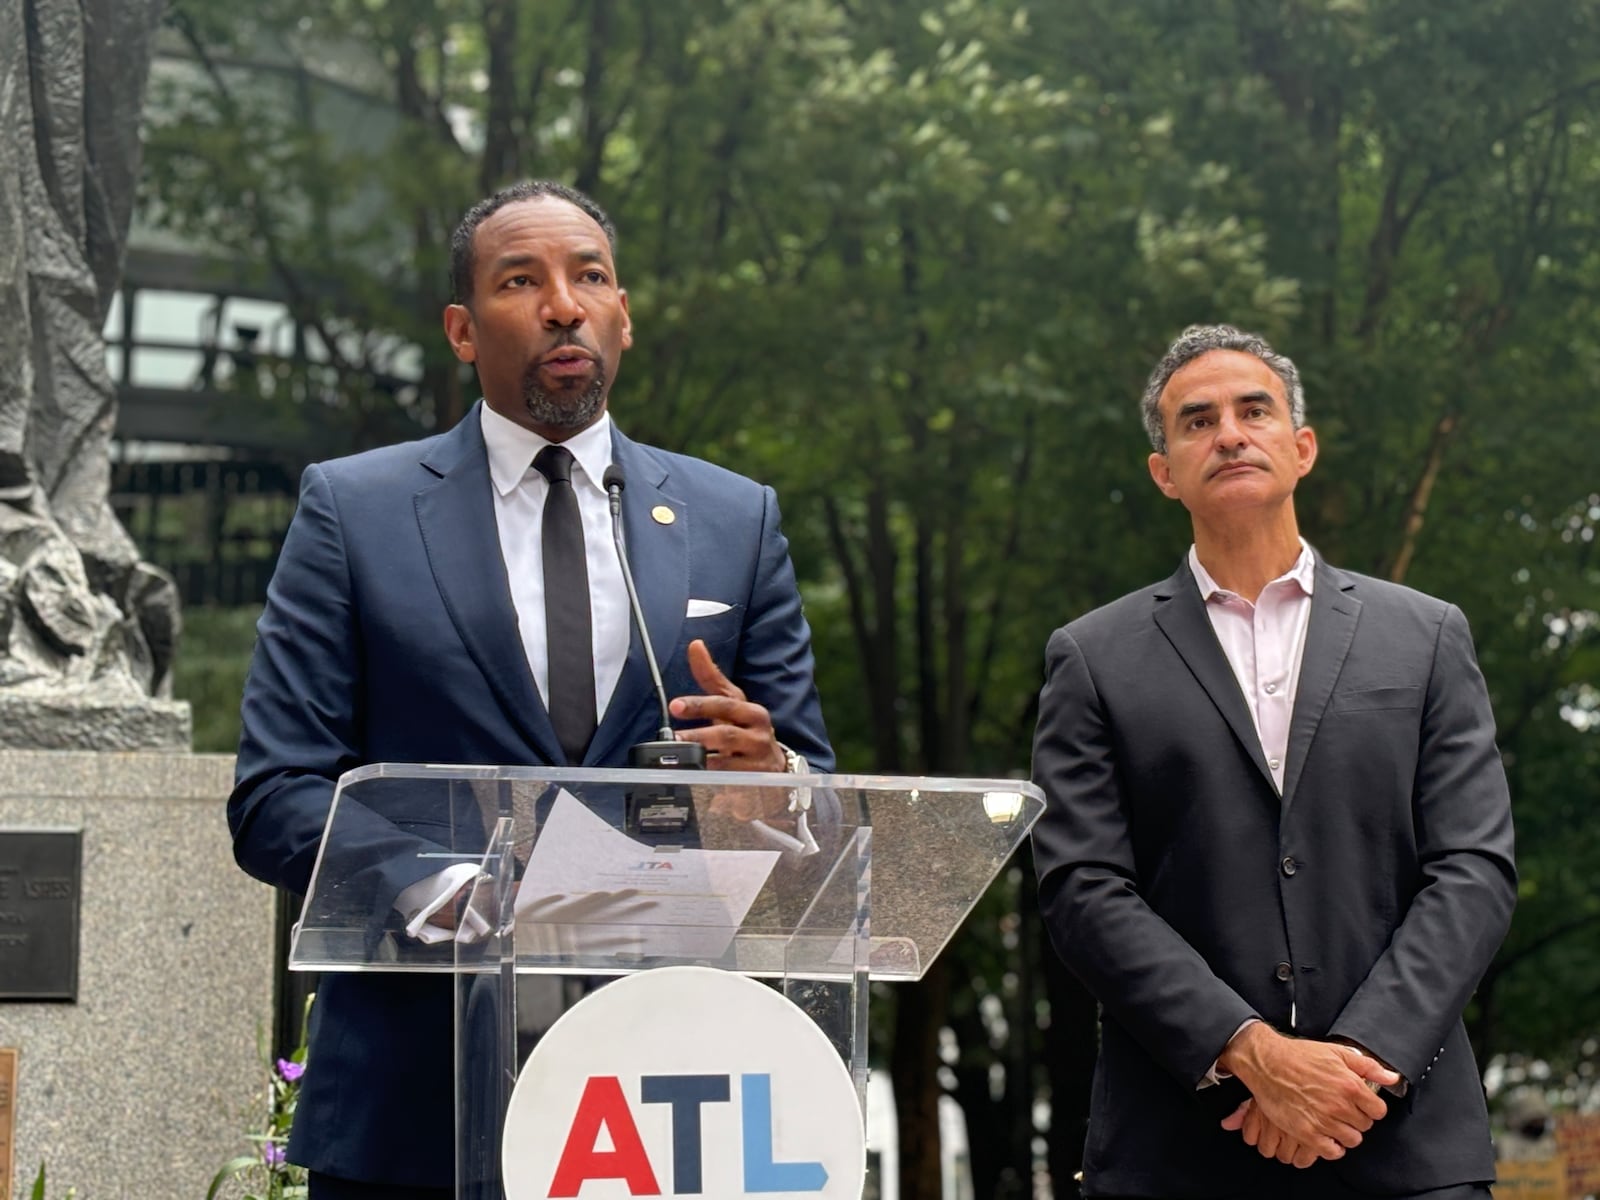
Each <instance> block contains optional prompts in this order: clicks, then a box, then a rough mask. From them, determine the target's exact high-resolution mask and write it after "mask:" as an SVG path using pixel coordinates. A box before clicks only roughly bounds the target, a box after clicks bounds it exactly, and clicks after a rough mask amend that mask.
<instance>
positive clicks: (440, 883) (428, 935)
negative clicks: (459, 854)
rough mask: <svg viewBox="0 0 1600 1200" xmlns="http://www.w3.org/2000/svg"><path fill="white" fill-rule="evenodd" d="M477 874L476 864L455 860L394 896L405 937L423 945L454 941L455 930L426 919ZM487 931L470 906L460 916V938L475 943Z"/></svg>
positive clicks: (486, 924)
mask: <svg viewBox="0 0 1600 1200" xmlns="http://www.w3.org/2000/svg"><path fill="white" fill-rule="evenodd" d="M477 875H478V864H477V863H456V864H455V866H453V867H446V868H445V869H444V870H443V871H440V872H439V873H438V874H437V875H429V876H428V877H427V878H426V879H419V880H417V882H416V883H413V884H412V885H411V886H410V887H408V888H406V889H405V890H404V891H402V892H401V893H400V894H399V895H398V896H396V897H395V900H394V907H395V911H396V912H398V913H399V914H400V915H401V916H402V917H404V918H405V919H406V936H407V937H411V938H415V939H416V940H417V941H419V942H421V943H422V944H423V945H425V946H431V945H433V944H435V943H436V942H450V941H455V940H457V931H456V930H452V929H443V928H441V927H440V926H438V925H429V924H428V918H429V917H431V916H433V914H434V913H436V912H438V911H439V910H440V909H441V908H443V907H444V906H445V905H446V904H448V903H449V902H450V901H451V900H452V899H454V898H455V894H456V893H457V892H459V891H460V890H461V889H462V887H463V886H464V885H466V884H467V883H468V882H470V881H471V880H473V879H475V878H476V877H477ZM488 932H489V926H488V923H487V922H485V921H484V919H483V918H482V917H481V916H479V915H478V914H477V913H476V912H474V911H473V910H472V909H470V908H469V909H468V910H467V911H466V912H465V913H464V914H463V915H462V919H461V927H460V930H459V940H460V941H462V942H475V941H477V940H478V939H479V938H481V937H482V936H483V935H484V934H486V933H488Z"/></svg>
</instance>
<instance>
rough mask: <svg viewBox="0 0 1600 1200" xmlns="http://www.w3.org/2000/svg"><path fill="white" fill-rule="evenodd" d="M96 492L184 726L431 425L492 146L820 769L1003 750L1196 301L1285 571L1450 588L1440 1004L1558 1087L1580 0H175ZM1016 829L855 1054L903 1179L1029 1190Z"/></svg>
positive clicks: (1577, 375)
mask: <svg viewBox="0 0 1600 1200" xmlns="http://www.w3.org/2000/svg"><path fill="white" fill-rule="evenodd" d="M146 132H147V139H148V149H147V156H146V166H145V177H144V181H143V190H142V199H141V205H140V210H139V218H138V226H137V229H136V233H135V238H134V245H133V249H132V250H131V251H130V255H129V263H128V279H127V282H126V284H125V289H124V298H123V303H122V305H121V306H120V308H119V309H118V311H116V312H114V313H113V318H112V323H111V327H110V329H109V330H108V332H109V334H110V336H111V339H112V341H113V343H114V345H113V352H112V353H113V366H114V370H115V372H116V373H117V374H118V378H119V379H120V380H121V383H122V412H121V415H120V417H119V422H120V424H119V428H120V430H121V435H122V436H121V442H120V443H119V444H120V446H121V452H120V455H121V456H120V458H119V460H118V463H117V464H116V480H117V483H116V487H117V502H118V504H119V507H120V509H121V511H122V513H123V515H124V518H125V519H126V520H127V522H128V524H129V526H130V528H131V529H132V530H133V532H134V533H135V535H136V536H137V537H139V539H140V541H141V544H142V545H143V547H144V549H145V551H146V553H147V554H148V555H149V556H151V557H152V558H154V559H155V560H156V561H158V562H161V563H163V564H164V565H167V566H168V567H169V568H170V569H172V570H173V571H174V572H175V574H177V575H178V577H179V579H180V582H181V583H182V584H183V586H184V590H185V594H186V596H187V597H188V603H189V607H188V609H187V611H186V617H185V620H186V625H187V632H186V638H185V642H184V648H183V651H182V655H181V657H180V659H179V663H178V668H177V683H176V688H177V691H178V692H179V694H180V695H183V696H186V697H187V698H189V699H190V700H191V701H192V702H193V704H194V706H195V718H196V747H197V748H198V749H207V750H231V749H232V745H233V740H234V738H235V736H236V732H237V705H238V693H239V687H240V684H241V681H242V677H243V671H244V665H245V660H246V657H247V655H248V650H249V643H250V638H251V628H250V627H251V622H252V621H253V619H254V615H255V612H256V611H257V610H258V608H259V604H260V600H261V597H262V595H263V594H264V591H263V589H264V582H265V579H266V577H267V574H268V573H269V572H270V567H271V562H272V557H273V555H274V553H275V551H276V546H277V545H278V544H279V542H280V540H281V536H282V530H283V527H284V525H285V524H286V522H287V518H288V515H289V513H290V512H291V511H292V506H293V488H294V479H295V478H296V476H297V474H298V471H299V469H300V468H301V467H302V466H303V465H304V464H305V463H306V462H307V461H310V460H312V459H315V458H321V457H327V456H331V455H335V454H341V453H347V452H349V451H352V450H356V449H359V448H362V447H365V446H369V445H374V444H378V443H380V442H384V441H391V440H395V439H398V438H402V437H408V436H419V435H422V434H425V433H427V432H430V431H432V430H435V429H438V428H443V427H446V426H448V425H449V424H451V423H453V422H454V421H455V420H457V419H459V417H460V416H461V415H462V413H463V412H464V411H465V410H466V409H467V408H468V407H469V406H470V404H471V403H472V401H473V399H474V398H475V392H474V390H473V381H472V379H471V376H470V375H469V374H465V373H463V372H462V371H461V370H460V369H459V367H458V365H457V364H456V363H455V362H454V360H453V359H452V358H451V357H450V355H449V353H448V350H447V347H446V345H445V343H444V339H443V337H442V336H441V334H440V331H439V310H440V308H441V306H442V304H443V302H444V301H445V299H446V285H445V277H446V271H445V263H446V246H447V241H448V235H449V231H450V229H451V228H452V226H453V225H454V223H455V221H456V220H457V218H458V216H459V214H460V213H461V211H462V210H463V209H464V208H465V207H466V206H467V205H468V204H470V203H471V202H472V201H473V200H474V199H476V198H478V197H479V196H480V195H483V194H486V193H488V192H489V191H492V190H493V189H494V188H496V187H497V186H499V185H500V184H502V183H504V182H507V181H509V180H512V179H515V178H519V177H526V176H545V177H553V178H558V179H561V180H564V181H567V182H570V183H575V184H576V185H577V186H579V187H581V188H583V189H585V190H587V191H589V192H591V193H592V194H594V195H595V196H596V197H597V198H598V199H599V200H600V201H601V202H602V203H603V204H604V205H606V206H607V207H608V208H609V209H610V210H611V212H612V215H613V217H614V218H615V220H616V222H617V225H618V227H619V229H620V231H621V244H620V254H619V268H620V272H621V275H622V281H623V283H624V284H625V285H626V286H627V287H628V288H629V290H630V293H631V300H632V312H633V316H634V320H635V334H636V338H637V345H636V346H635V348H634V349H633V350H632V352H631V353H630V354H629V356H628V357H627V359H626V361H625V363H624V368H623V370H622V373H621V377H620V380H619V382H618V383H617V386H616V389H615V391H614V392H613V395H612V409H613V412H614V413H615V415H616V417H617V419H618V421H619V423H620V424H621V425H622V427H623V428H625V429H626V430H627V431H628V433H629V434H630V435H631V436H634V437H636V438H639V439H641V440H645V441H650V442H655V443H657V444H661V445H665V446H669V447H672V448H677V449H683V450H686V451H689V452H692V453H695V454H699V455H702V456H704V457H708V458H711V459H714V460H717V461H720V462H723V463H725V464H727V465H729V466H731V467H733V468H735V469H737V470H739V471H741V472H743V473H745V474H749V475H753V476H755V477H757V478H760V479H762V480H764V481H766V482H769V483H771V484H773V485H774V486H775V487H776V488H777V490H778V493H779V496H780V498H781V500H782V503H783V508H784V514H785V529H786V532H787V533H788V535H789V537H790V539H791V541H792V547H793V553H794V558H795V561H796V564H797V568H798V570H799V573H800V577H801V581H802V588H803V591H804V594H805V598H806V604H807V613H808V616H809V618H810V620H811V623H812V626H813V630H814V632H815V636H816V643H817V651H818V659H819V671H820V684H821V688H822V694H823V700H824V706H825V710H826V713H827V717H828V723H829V728H830V731H831V732H832V735H833V738H834V741H835V744H836V745H837V747H838V749H839V752H840V760H841V766H842V767H843V768H844V769H852V770H873V771H882V772H896V773H898V772H905V773H918V772H926V773H936V774H974V775H1020V774H1023V773H1025V772H1026V770H1027V762H1028V753H1029V737H1030V734H1031V727H1032V721H1033V717H1034V704H1035V696H1036V693H1037V689H1038V686H1039V684H1040V682H1041V667H1042V652H1043V646H1044V641H1045V638H1046V636H1047V634H1048V632H1049V631H1050V629H1051V628H1053V627H1054V626H1056V625H1058V624H1060V623H1062V622H1064V621H1066V620H1068V619H1070V618H1071V617H1073V616H1075V615H1077V614H1079V613H1081V612H1084V611H1085V610H1087V609H1089V608H1091V607H1093V606H1094V605H1096V604H1099V603H1103V602H1105V601H1107V600H1109V599H1112V598H1114V597H1115V596H1117V595H1119V594H1121V593H1123V592H1125V591H1128V590H1130V589H1132V588H1134V587H1138V586H1142V585H1143V584H1145V583H1148V582H1151V581H1153V580H1155V579H1157V578H1161V577H1164V576H1165V575H1166V574H1168V573H1169V572H1170V570H1171V569H1172V566H1173V564H1174V563H1175V561H1176V559H1177V557H1178V556H1179V555H1180V554H1181V553H1182V551H1183V550H1184V548H1185V547H1186V545H1187V533H1186V523H1185V521H1184V515H1183V513H1182V512H1181V510H1179V509H1178V508H1177V507H1176V506H1174V505H1171V504H1168V503H1167V502H1166V501H1164V500H1162V499H1161V498H1160V497H1159V496H1158V495H1157V494H1156V492H1155V491H1154V489H1153V488H1152V487H1151V486H1149V484H1148V482H1147V479H1146V474H1145V468H1144V464H1143V459H1144V455H1145V454H1146V452H1147V450H1148V447H1147V445H1145V444H1144V442H1143V435H1142V432H1141V430H1140V426H1139V422H1138V419H1137V416H1136V410H1135V404H1136V399H1137V395H1138V392H1139V389H1140V386H1141V384H1142V382H1143V379H1144V376H1145V374H1146V372H1147V371H1148V369H1149V367H1150V366H1151V364H1152V362H1153V361H1154V358H1155V357H1156V356H1157V355H1158V354H1159V352H1160V351H1161V349H1162V348H1163V347H1164V345H1165V344H1166V342H1167V341H1168V339H1169V338H1170V337H1171V336H1173V335H1174V334H1175V333H1176V332H1177V331H1178V330H1179V329H1180V328H1181V327H1182V326H1183V325H1185V324H1186V323H1189V322H1191V321H1210V320H1226V321H1229V322H1232V323H1235V324H1239V325H1243V326H1246V327H1251V328H1256V329H1259V330H1261V331H1262V332H1264V333H1266V334H1267V335H1268V336H1269V337H1271V338H1272V339H1274V340H1275V342H1276V343H1277V344H1278V345H1279V346H1280V348H1281V349H1283V350H1284V351H1286V352H1287V353H1289V354H1290V355H1291V356H1293V357H1294V358H1295V359H1296V360H1297V361H1298V363H1299V364H1300V366H1301V368H1302V371H1303V374H1304V376H1305V380H1306V390H1307V395H1308V400H1309V408H1310V415H1311V419H1312V422H1313V424H1314V425H1315V426H1316V427H1317V429H1318V431H1319V434H1320V436H1321V444H1322V459H1321V461H1320V462H1319V464H1318V467H1317V470H1316V472H1315V474H1314V475H1313V476H1312V477H1311V478H1310V479H1309V480H1308V481H1307V484H1306V486H1305V488H1304V490H1303V493H1302V497H1301V502H1300V510H1301V522H1302V527H1303V529H1304V531H1305V532H1306V534H1307V536H1308V537H1309V538H1310V539H1311V540H1312V541H1313V542H1314V543H1315V544H1316V545H1317V546H1318V548H1319V549H1320V550H1321V551H1323V552H1324V553H1325V554H1326V555H1327V556H1328V557H1329V558H1330V559H1332V560H1333V561H1335V562H1337V563H1339V564H1341V565H1343V566H1345V567H1348V568H1351V569H1355V570H1359V571H1366V572H1370V573H1374V574H1378V575H1383V576H1386V577H1389V578H1393V579H1397V580H1402V581H1404V582H1407V583H1409V584H1412V585H1414V586H1417V587H1420V588H1422V589H1424V590H1427V591H1430V592H1433V593H1435V594H1438V595H1441V596H1444V597H1446V598H1448V599H1450V600H1453V601H1455V602H1456V603H1458V604H1459V605H1461V607H1462V608H1463V609H1464V610H1465V611H1466V613H1467V614H1468V616H1469V618H1470V619H1471V621H1472V624H1473V628H1474V631H1475V635H1476V638H1477V642H1478V647H1479V651H1480V656H1481V659H1482V663H1483V667H1484V671H1485V674H1486V675H1487V677H1488V680H1489V684H1490V688H1491V691H1492V694H1493V698H1494V702H1495V706H1496V713H1497V717H1498V720H1499V726H1500V729H1499V733H1500V744H1501V746H1502V749H1503V751H1504V754H1505V757H1506V762H1507V766H1508V770H1509V772H1510V777H1511V782H1512V787H1513V791H1514V797H1515V804H1516V814H1517V824H1518V841H1519V847H1518V849H1519V858H1520V863H1521V869H1522V873H1523V882H1522V897H1521V904H1520V907H1519V910H1518V912H1517V916H1516V921H1515V925H1514V928H1513V931H1512V933H1511V936H1510V938H1509V940H1508V941H1507V943H1506V945H1505V947H1504V949H1503V950H1502V952H1501V954H1500V956H1499V957H1498V959H1497V960H1496V963H1495V965H1494V967H1493V968H1492V969H1491V971H1490V973H1489V975H1488V977H1487V978H1486V979H1485V980H1484V983H1483V986H1482V987H1481V988H1480V990H1479V993H1478V997H1477V999H1476V1001H1475V1003H1474V1006H1473V1008H1472V1010H1471V1012H1470V1014H1469V1026H1470V1029H1471V1032H1472V1035H1473V1039H1474V1042H1475V1044H1476V1046H1477V1048H1478V1050H1479V1052H1480V1053H1481V1054H1482V1055H1483V1060H1482V1061H1483V1062H1484V1063H1485V1064H1486V1065H1490V1066H1491V1068H1492V1069H1491V1072H1490V1074H1491V1082H1492V1084H1493V1090H1494V1091H1495V1093H1496V1095H1497V1097H1501V1098H1503V1097H1504V1096H1505V1095H1508V1094H1510V1093H1511V1092H1512V1091H1514V1090H1516V1089H1517V1088H1518V1087H1519V1086H1520V1087H1530V1086H1531V1087H1536V1088H1537V1089H1538V1090H1540V1091H1541V1092H1543V1093H1544V1094H1545V1095H1546V1097H1547V1098H1548V1100H1549V1101H1550V1102H1551V1103H1553V1104H1554V1105H1555V1106H1556V1107H1558V1108H1574V1107H1578V1106H1581V1105H1589V1106H1591V1107H1593V1106H1595V1105H1597V1104H1600V1093H1597V1092H1596V1089H1595V1087H1594V1080H1595V1060H1596V1057H1597V1054H1596V1039H1597V1037H1600V816H1597V812H1596V808H1597V803H1596V802H1597V800H1600V770H1597V767H1600V687H1597V675H1600V621H1597V617H1596V612H1597V610H1600V562H1597V559H1596V551H1595V529H1596V525H1597V524H1600V404H1597V403H1596V400H1595V393H1596V387H1597V384H1600V331H1597V322H1596V309H1597V306H1600V210H1597V209H1596V206H1595V204H1594V200H1593V197H1594V196H1595V195H1596V194H1600V3H1597V2H1596V0H1518V2H1517V3H1511V2H1509V0H1215V2H1213V3H1210V4H1203V5H1202V4H1193V3H1189V2H1186V0H1143V2H1141V3H1138V4H1129V3H1125V2H1124V0H1047V2H1044V3H1037V4H1033V5H1024V4H1019V3H1015V2H1003V0H872V2H870V3H868V2H866V0H317V2H316V3H312V2H310V0H260V2H258V3H255V4H252V5H239V4H237V3H233V2H230V0H174V2H173V4H172V5H171V9H170V13H169V18H168V22H167V28H166V30H165V35H164V40H163V43H162V52H161V55H160V57H159V58H158V62H157V66H156V70H155V73H154V76H153V78H152V84H151V92H150V97H149V102H148V105H147V112H146ZM1030 887H1031V875H1030V866H1029V863H1028V862H1027V861H1026V857H1025V856H1023V857H1022V858H1020V859H1019V860H1018V862H1017V863H1016V865H1015V867H1014V869H1013V870H1011V871H1010V872H1008V873H1007V875H1006V877H1005V878H1004V879H1003V880H1002V882H1001V884H1000V885H998V886H997V887H996V888H995V889H994V891H993V892H992V893H991V895H990V896H989V897H988V898H987V899H986V900H985V901H984V903H983V904H982V905H981V906H980V907H979V909H978V910H977V911H976V912H975V913H974V915H973V917H972V919H971V920H970V921H969V923H968V926H967V928H966V929H965V931H964V933H963V935H962V937H961V938H960V939H959V941H958V942H957V944H956V945H954V946H953V947H952V949H951V951H950V952H949V953H947V954H946V955H945V957H944V958H943V959H942V960H941V963H940V965H939V966H938V967H937V968H935V970H934V971H933V972H932V973H931V974H930V977H929V978H928V979H927V980H926V981H924V982H923V983H922V984H920V985H918V986H917V987H915V988H899V989H886V990H884V991H883V993H882V995H881V996H880V1001H881V1002H880V1003H879V1004H878V1005H877V1008H876V1014H875V1020H876V1022H877V1026H876V1030H875V1032H876V1035H877V1036H876V1038H875V1043H874V1045H875V1056H876V1057H877V1058H878V1059H879V1061H880V1062H881V1063H882V1064H883V1065H884V1066H885V1067H886V1068H887V1069H888V1070H889V1071H890V1072H891V1073H892V1074H893V1077H894V1081H895V1085H896V1092H897V1098H898V1101H899V1120H900V1154H901V1175H900V1177H901V1191H902V1194H903V1195H906V1196H916V1197H919V1198H925V1197H929V1196H935V1195H939V1194H941V1193H940V1185H939V1183H938V1174H937V1172H938V1156H937V1142H938V1139H937V1137H936V1136H935V1133H934V1131H935V1130H936V1128H937V1117H936V1113H937V1109H936V1105H937V1103H938V1100H939V1097H940V1096H941V1095H948V1096H951V1097H954V1099H955V1100H956V1101H957V1102H958V1103H959V1105H960V1108H961V1111H962V1112H963V1113H964V1116H965V1119H966V1122H967V1126H968V1135H969V1137H968V1142H969V1155H970V1164H969V1166H970V1170H971V1175H972V1187H973V1193H974V1194H975V1195H977V1196H985V1197H988V1196H993V1197H1011V1196H1024V1195H1034V1194H1049V1189H1050V1187H1051V1186H1052V1185H1051V1183H1050V1182H1049V1181H1050V1180H1052V1179H1053V1180H1054V1181H1056V1182H1055V1184H1054V1187H1055V1194H1056V1195H1058V1196H1065V1195H1068V1194H1071V1193H1070V1188H1069V1185H1067V1184H1066V1183H1065V1182H1064V1181H1065V1180H1067V1179H1069V1178H1070V1176H1071V1174H1072V1172H1073V1171H1074V1170H1075V1169H1076V1165H1077V1159H1078V1156H1079V1154H1080V1152H1081V1144H1082V1134H1083V1119H1084V1112H1085V1107H1086V1096H1085V1090H1086V1086H1087V1078H1088V1074H1087V1072H1088V1066H1089V1064H1090V1063H1091V1062H1092V1057H1093V1053H1094V1030H1093V1010H1092V1006H1091V1005H1090V1004H1089V1003H1088V1001H1087V1000H1086V998H1085V997H1084V996H1083V995H1082V994H1081V992H1079V991H1078V990H1077V989H1076V987H1075V986H1074V985H1073V984H1072V982H1071V981H1070V980H1069V979H1067V978H1066V977H1065V976H1064V975H1063V973H1062V971H1061V969H1060V968H1059V965H1058V964H1057V963H1056V961H1055V959H1054V956H1053V955H1052V954H1051V953H1050V952H1049V951H1048V949H1047V948H1046V946H1045V944H1044V940H1043V936H1042V931H1041V930H1040V929H1039V927H1038V921H1037V917H1036V915H1035V914H1034V913H1033V911H1032V908H1031V905H1030V900H1029V895H1030Z"/></svg>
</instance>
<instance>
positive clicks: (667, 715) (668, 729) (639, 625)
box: [601, 463, 674, 742]
mask: <svg viewBox="0 0 1600 1200" xmlns="http://www.w3.org/2000/svg"><path fill="white" fill-rule="evenodd" d="M601 484H602V485H603V486H604V487H605V489H606V495H607V496H608V497H610V500H611V542H612V544H613V545H615V546H616V548H617V561H618V562H619V563H621V564H622V584H623V586H624V587H626V588H627V589H628V611H629V612H630V613H631V614H632V616H633V627H634V628H635V629H637V630H638V631H639V644H640V645H641V646H643V647H644V661H645V664H646V665H647V666H648V667H649V668H650V682H651V683H652V684H653V685H655V689H656V702H657V703H658V704H659V705H660V706H661V728H660V737H661V740H662V741H664V742H670V741H673V740H674V735H673V732H672V710H671V709H670V708H669V707H668V706H667V688H666V685H665V684H664V683H662V682H661V668H660V667H659V666H657V665H656V652H655V647H653V646H652V645H651V644H650V631H649V630H648V629H647V628H645V623H644V609H643V608H641V607H640V606H639V592H638V589H637V588H635V587H634V586H633V571H632V569H631V568H630V567H629V566H628V548H627V546H626V544H625V543H624V542H623V540H622V489H623V488H625V487H627V486H628V480H627V476H625V475H624V474H623V472H622V468H621V467H619V466H617V465H616V464H615V463H612V464H611V465H610V466H609V467H607V468H606V473H605V475H604V477H603V478H602V479H601Z"/></svg>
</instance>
